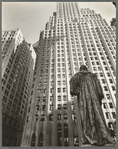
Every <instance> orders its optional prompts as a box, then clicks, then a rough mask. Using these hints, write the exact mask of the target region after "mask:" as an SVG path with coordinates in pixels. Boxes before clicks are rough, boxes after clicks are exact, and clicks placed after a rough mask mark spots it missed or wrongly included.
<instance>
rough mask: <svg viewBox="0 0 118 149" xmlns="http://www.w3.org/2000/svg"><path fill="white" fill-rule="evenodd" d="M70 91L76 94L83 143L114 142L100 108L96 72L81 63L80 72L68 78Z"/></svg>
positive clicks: (100, 97)
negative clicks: (90, 70)
mask: <svg viewBox="0 0 118 149" xmlns="http://www.w3.org/2000/svg"><path fill="white" fill-rule="evenodd" d="M70 93H71V95H77V96H78V108H79V113H80V119H81V125H82V126H81V127H82V142H83V144H86V143H88V142H89V143H90V144H91V145H105V144H107V143H110V144H114V141H113V139H112V137H111V136H110V134H109V131H108V128H107V127H106V124H105V120H104V116H103V112H102V109H101V104H102V99H103V98H104V95H103V91H102V87H101V85H100V83H99V80H98V78H97V76H96V74H94V73H92V72H89V71H88V70H87V67H86V66H85V65H82V66H81V67H80V72H78V73H76V74H75V75H74V76H73V77H72V78H71V80H70Z"/></svg>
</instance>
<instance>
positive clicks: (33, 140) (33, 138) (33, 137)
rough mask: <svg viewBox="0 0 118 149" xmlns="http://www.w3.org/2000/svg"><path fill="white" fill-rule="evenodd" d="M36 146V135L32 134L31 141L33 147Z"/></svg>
mask: <svg viewBox="0 0 118 149" xmlns="http://www.w3.org/2000/svg"><path fill="white" fill-rule="evenodd" d="M35 145H36V135H35V133H33V134H32V140H31V146H35Z"/></svg>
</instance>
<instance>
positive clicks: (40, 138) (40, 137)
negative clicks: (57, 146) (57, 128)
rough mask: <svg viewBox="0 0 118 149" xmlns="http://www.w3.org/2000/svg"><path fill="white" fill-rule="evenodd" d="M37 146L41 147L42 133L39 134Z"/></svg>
mask: <svg viewBox="0 0 118 149" xmlns="http://www.w3.org/2000/svg"><path fill="white" fill-rule="evenodd" d="M38 146H43V133H40V135H39V144H38Z"/></svg>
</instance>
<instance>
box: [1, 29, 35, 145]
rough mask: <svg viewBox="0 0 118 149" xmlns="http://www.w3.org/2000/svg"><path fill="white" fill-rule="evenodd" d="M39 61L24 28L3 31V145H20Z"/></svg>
mask: <svg viewBox="0 0 118 149" xmlns="http://www.w3.org/2000/svg"><path fill="white" fill-rule="evenodd" d="M35 59H36V53H35V51H34V49H33V47H32V46H31V45H29V44H27V43H26V41H25V39H24V37H23V35H22V33H21V31H20V29H17V30H15V31H3V32H2V146H20V142H21V138H22V132H23V124H24V120H25V114H26V109H27V101H28V97H29V89H30V85H31V81H32V78H33V71H34V65H35Z"/></svg>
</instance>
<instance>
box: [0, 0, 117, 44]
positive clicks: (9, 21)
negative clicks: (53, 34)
mask: <svg viewBox="0 0 118 149" xmlns="http://www.w3.org/2000/svg"><path fill="white" fill-rule="evenodd" d="M78 6H79V7H80V8H90V9H92V10H95V12H96V13H100V14H101V16H102V18H104V19H106V21H107V23H108V24H109V25H110V21H111V19H112V18H114V17H116V8H115V6H114V5H113V4H112V2H78ZM55 11H56V2H2V30H3V31H4V30H14V29H17V28H20V29H21V32H22V33H23V36H24V38H25V39H26V41H27V42H29V43H31V44H34V43H35V42H37V41H38V39H39V33H40V31H41V30H44V28H45V24H46V23H47V22H48V20H49V17H50V16H52V14H53V12H55Z"/></svg>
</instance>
